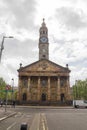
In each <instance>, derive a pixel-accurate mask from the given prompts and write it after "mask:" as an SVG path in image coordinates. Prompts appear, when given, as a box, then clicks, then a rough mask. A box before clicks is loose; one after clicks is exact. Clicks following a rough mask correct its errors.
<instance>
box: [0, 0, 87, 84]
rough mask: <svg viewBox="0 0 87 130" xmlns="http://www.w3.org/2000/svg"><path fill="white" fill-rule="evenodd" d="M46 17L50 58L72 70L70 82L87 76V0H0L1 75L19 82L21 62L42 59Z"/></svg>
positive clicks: (9, 82) (7, 80) (26, 62)
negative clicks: (40, 46) (42, 30)
mask: <svg viewBox="0 0 87 130" xmlns="http://www.w3.org/2000/svg"><path fill="white" fill-rule="evenodd" d="M43 18H45V22H46V25H47V27H48V33H49V46H50V50H49V51H50V56H49V57H50V60H51V61H53V62H55V63H57V64H59V65H62V66H64V67H65V66H66V64H69V68H70V70H71V73H70V82H71V83H70V84H71V86H72V85H73V84H74V83H75V80H78V79H81V80H84V79H86V78H87V0H0V46H1V42H2V37H3V36H14V38H9V39H7V38H6V39H5V41H4V50H3V54H2V61H1V63H0V77H3V78H4V80H5V81H6V82H7V83H8V84H12V78H14V84H15V85H16V86H17V85H18V72H17V69H19V64H20V63H22V64H23V66H25V65H28V64H30V63H32V62H35V61H37V60H38V59H39V55H38V54H39V50H38V42H39V40H38V39H39V28H40V26H41V23H42V19H43Z"/></svg>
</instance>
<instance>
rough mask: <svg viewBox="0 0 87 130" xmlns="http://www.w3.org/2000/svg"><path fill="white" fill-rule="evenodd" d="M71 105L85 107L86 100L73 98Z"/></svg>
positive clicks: (86, 104) (86, 106)
mask: <svg viewBox="0 0 87 130" xmlns="http://www.w3.org/2000/svg"><path fill="white" fill-rule="evenodd" d="M73 107H74V108H79V107H84V108H87V101H86V100H73Z"/></svg>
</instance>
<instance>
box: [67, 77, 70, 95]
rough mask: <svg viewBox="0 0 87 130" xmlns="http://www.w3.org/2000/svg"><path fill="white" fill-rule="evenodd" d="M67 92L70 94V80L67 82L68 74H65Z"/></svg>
mask: <svg viewBox="0 0 87 130" xmlns="http://www.w3.org/2000/svg"><path fill="white" fill-rule="evenodd" d="M67 94H70V82H69V76H67Z"/></svg>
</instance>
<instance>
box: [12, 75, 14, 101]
mask: <svg viewBox="0 0 87 130" xmlns="http://www.w3.org/2000/svg"><path fill="white" fill-rule="evenodd" d="M13 87H14V79H13V78H12V103H13V100H14V88H13Z"/></svg>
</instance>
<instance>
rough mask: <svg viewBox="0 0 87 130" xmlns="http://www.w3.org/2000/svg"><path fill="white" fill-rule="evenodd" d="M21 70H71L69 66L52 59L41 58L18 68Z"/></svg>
mask: <svg viewBox="0 0 87 130" xmlns="http://www.w3.org/2000/svg"><path fill="white" fill-rule="evenodd" d="M18 71H19V72H21V71H22V72H28V71H29V72H30V71H31V72H33V71H38V72H39V71H46V72H47V71H49V72H55V71H56V72H61V71H63V72H64V71H65V72H66V71H69V69H68V68H66V67H62V66H60V65H58V64H56V63H54V62H52V61H49V60H40V61H37V62H34V63H32V64H30V65H28V66H25V67H22V68H20V69H19V70H18Z"/></svg>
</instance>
